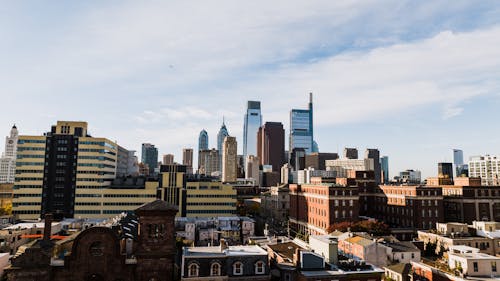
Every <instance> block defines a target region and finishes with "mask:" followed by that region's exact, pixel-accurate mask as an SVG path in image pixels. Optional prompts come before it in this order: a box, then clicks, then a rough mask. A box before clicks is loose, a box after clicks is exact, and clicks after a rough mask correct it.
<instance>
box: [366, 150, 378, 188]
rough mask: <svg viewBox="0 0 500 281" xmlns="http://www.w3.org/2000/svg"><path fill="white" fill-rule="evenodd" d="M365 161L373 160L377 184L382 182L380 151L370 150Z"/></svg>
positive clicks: (367, 151)
mask: <svg viewBox="0 0 500 281" xmlns="http://www.w3.org/2000/svg"><path fill="white" fill-rule="evenodd" d="M365 159H373V171H374V172H375V182H376V183H377V184H380V183H381V182H382V180H381V177H382V168H381V167H380V151H379V150H378V149H375V148H368V149H366V152H365Z"/></svg>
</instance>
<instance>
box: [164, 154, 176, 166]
mask: <svg viewBox="0 0 500 281" xmlns="http://www.w3.org/2000/svg"><path fill="white" fill-rule="evenodd" d="M161 163H162V164H163V165H172V164H174V155H173V154H164V155H163V161H162V162H161Z"/></svg>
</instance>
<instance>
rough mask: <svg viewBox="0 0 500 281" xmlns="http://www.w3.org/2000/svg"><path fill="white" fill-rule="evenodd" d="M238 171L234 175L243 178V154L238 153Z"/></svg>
mask: <svg viewBox="0 0 500 281" xmlns="http://www.w3.org/2000/svg"><path fill="white" fill-rule="evenodd" d="M237 163H238V173H237V175H236V177H237V178H239V179H243V178H245V158H243V155H241V154H238V161H237Z"/></svg>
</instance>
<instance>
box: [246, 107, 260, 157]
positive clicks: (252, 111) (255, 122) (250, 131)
mask: <svg viewBox="0 0 500 281" xmlns="http://www.w3.org/2000/svg"><path fill="white" fill-rule="evenodd" d="M261 126H262V114H261V112H260V101H248V103H247V113H246V114H245V120H244V121H243V159H246V158H247V156H248V155H257V131H258V130H259V128H260V127H261Z"/></svg>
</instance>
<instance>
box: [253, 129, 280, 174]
mask: <svg viewBox="0 0 500 281" xmlns="http://www.w3.org/2000/svg"><path fill="white" fill-rule="evenodd" d="M257 157H259V160H260V164H261V165H271V166H272V170H273V172H281V166H282V165H283V164H284V163H285V162H286V161H285V129H284V128H283V124H281V123H279V122H266V123H265V124H264V125H263V126H262V127H260V128H259V131H258V133H257Z"/></svg>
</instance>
